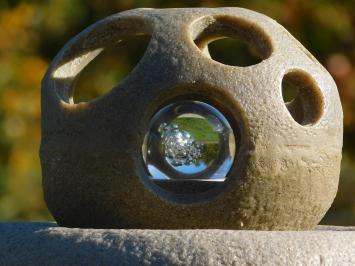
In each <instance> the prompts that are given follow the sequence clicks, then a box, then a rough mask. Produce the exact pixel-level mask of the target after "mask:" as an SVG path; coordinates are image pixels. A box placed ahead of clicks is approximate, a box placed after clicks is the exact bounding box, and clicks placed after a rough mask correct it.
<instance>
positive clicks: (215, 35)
mask: <svg viewBox="0 0 355 266" xmlns="http://www.w3.org/2000/svg"><path fill="white" fill-rule="evenodd" d="M191 27H192V29H191V31H192V38H193V40H194V42H195V44H196V45H197V47H198V48H199V49H200V50H201V51H202V52H203V53H204V54H205V55H206V56H208V57H210V58H212V59H213V60H215V61H217V62H220V63H222V64H226V65H232V66H241V67H246V66H251V65H255V64H258V63H260V62H261V61H263V60H265V59H267V58H268V57H269V56H270V55H271V53H272V45H271V40H270V38H269V37H268V35H267V34H266V33H265V32H264V31H263V30H262V29H261V28H259V27H258V26H256V25H255V24H253V23H251V22H248V21H246V20H244V19H241V18H237V17H231V16H216V17H205V18H202V19H200V20H198V21H196V22H194V23H193V24H192V25H191Z"/></svg>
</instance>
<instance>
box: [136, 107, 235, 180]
mask: <svg viewBox="0 0 355 266" xmlns="http://www.w3.org/2000/svg"><path fill="white" fill-rule="evenodd" d="M235 143H236V142H235V136H234V134H233V130H232V128H231V126H230V124H229V123H228V121H227V119H226V118H225V117H224V116H223V114H222V113H221V112H219V111H218V110H217V109H216V108H214V107H213V106H211V105H209V104H206V103H203V102H199V101H192V100H189V101H180V102H176V103H172V104H169V105H167V106H165V107H163V108H162V109H161V110H159V111H158V112H157V113H156V114H155V115H154V116H153V118H152V119H151V121H150V124H149V129H148V132H147V133H146V135H145V138H144V143H143V145H142V154H143V160H144V162H145V165H146V169H147V171H148V173H149V178H150V179H152V180H158V181H164V180H166V181H216V182H221V181H222V182H223V181H224V180H225V178H226V175H227V173H228V172H229V170H230V168H231V167H232V165H233V161H234V156H235V147H236V144H235Z"/></svg>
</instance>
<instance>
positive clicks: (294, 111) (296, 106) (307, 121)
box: [282, 70, 324, 126]
mask: <svg viewBox="0 0 355 266" xmlns="http://www.w3.org/2000/svg"><path fill="white" fill-rule="evenodd" d="M282 97H283V100H284V102H285V105H286V107H287V110H288V111H289V112H290V114H291V116H292V118H293V119H294V120H295V121H296V122H297V123H299V124H301V125H303V126H306V125H312V124H314V123H316V122H317V121H318V120H319V119H320V118H321V116H322V114H323V107H324V102H323V96H322V92H321V90H320V89H319V87H318V86H317V84H316V82H315V81H314V80H313V78H312V77H311V76H310V75H309V74H307V73H306V72H304V71H301V70H297V71H291V72H289V73H287V74H286V75H285V76H284V78H283V79H282Z"/></svg>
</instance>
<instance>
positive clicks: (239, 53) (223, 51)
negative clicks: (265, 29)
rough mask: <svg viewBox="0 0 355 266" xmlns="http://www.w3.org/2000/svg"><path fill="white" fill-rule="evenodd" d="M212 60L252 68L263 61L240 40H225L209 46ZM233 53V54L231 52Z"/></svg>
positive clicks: (214, 42)
mask: <svg viewBox="0 0 355 266" xmlns="http://www.w3.org/2000/svg"><path fill="white" fill-rule="evenodd" d="M208 51H209V53H210V55H211V58H212V59H213V60H215V61H217V62H220V63H222V64H225V65H230V66H242V67H245V66H251V65H256V64H258V63H260V62H261V61H262V58H260V56H258V54H257V52H256V51H255V50H254V49H252V47H250V46H248V44H247V43H246V42H245V41H243V40H241V39H239V38H223V39H219V40H217V41H213V42H211V43H210V44H209V45H208ZM231 51H233V52H231Z"/></svg>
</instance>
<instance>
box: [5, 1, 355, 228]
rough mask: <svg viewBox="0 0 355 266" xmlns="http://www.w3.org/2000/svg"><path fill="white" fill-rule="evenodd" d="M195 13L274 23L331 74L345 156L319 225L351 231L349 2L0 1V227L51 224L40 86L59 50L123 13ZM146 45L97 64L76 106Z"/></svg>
mask: <svg viewBox="0 0 355 266" xmlns="http://www.w3.org/2000/svg"><path fill="white" fill-rule="evenodd" d="M198 6H206V7H217V6H239V7H245V8H249V9H252V10H255V11H258V12H261V13H264V14H266V15H268V16H270V17H272V18H273V19H275V20H277V21H278V22H279V23H281V24H282V25H283V26H284V27H285V28H286V29H287V30H289V31H290V32H291V33H292V34H293V35H294V36H295V37H296V38H297V39H298V40H299V41H300V42H301V43H302V44H303V45H304V46H305V47H306V48H307V49H308V50H309V51H310V52H311V53H312V54H313V55H315V57H316V58H317V59H318V60H319V61H320V62H321V63H322V64H323V65H324V66H325V67H326V68H327V69H328V71H329V72H330V73H331V75H332V76H333V78H334V79H335V81H336V83H337V85H338V89H339V93H340V96H341V100H342V104H343V109H344V126H345V131H344V152H343V161H342V172H341V178H340V184H339V192H338V195H337V197H336V200H335V202H334V204H333V206H332V207H331V209H330V210H329V212H328V213H327V215H326V216H325V217H324V219H323V221H322V223H323V224H335V225H355V1H354V0H343V1H335V0H319V1H308V0H285V1H281V0H270V1H265V0H245V1H227V0H225V1H223V0H199V1H198V0H195V1H194V0H189V1H187V0H186V1H183V0H180V1H171V0H123V1H119V0H112V1H110V0H108V1H107V0H86V1H82V0H46V1H41V0H33V1H15V0H0V220H1V221H43V220H51V219H52V218H51V216H50V214H49V213H48V211H47V208H46V206H45V204H44V201H43V196H42V189H41V169H40V163H39V157H38V149H39V142H40V81H41V79H42V77H43V75H44V73H45V70H46V68H47V66H48V64H49V63H50V61H51V60H52V59H53V57H54V56H55V55H56V53H57V52H58V51H59V49H60V48H61V47H62V46H63V45H64V44H65V43H66V42H67V41H68V40H69V39H70V38H71V37H73V36H74V35H76V34H77V33H79V32H80V31H81V30H83V29H84V28H86V27H87V26H88V25H90V24H91V23H93V22H95V21H97V20H99V19H102V18H104V17H105V16H108V15H110V14H113V13H116V12H120V11H122V10H126V9H131V8H136V7H157V8H166V7H198ZM148 41H149V40H147V39H144V38H143V39H142V40H139V41H132V42H129V41H127V42H123V43H122V44H120V47H119V49H116V48H117V47H116V48H112V49H108V51H106V52H104V53H103V54H102V55H100V56H99V58H98V59H95V60H94V61H93V63H91V64H90V65H89V66H88V67H87V68H86V69H85V70H84V72H83V74H82V75H81V77H80V79H79V81H78V86H77V90H76V92H75V95H74V101H86V100H90V99H92V98H95V97H97V96H98V95H101V94H103V93H104V92H105V91H107V90H109V89H110V88H111V87H112V86H113V85H115V84H117V83H118V82H119V81H120V80H122V79H123V78H124V77H125V76H126V75H127V74H128V73H129V71H130V70H131V69H132V68H133V67H134V65H135V64H136V63H137V61H138V60H139V58H140V57H141V55H142V54H143V53H144V49H145V48H146V45H147V43H148ZM233 45H236V46H238V45H239V46H240V49H235V46H233ZM211 49H212V52H213V53H214V54H215V56H216V57H220V58H222V59H223V58H225V59H226V60H227V61H228V60H230V59H231V58H232V59H233V58H236V60H241V61H242V62H239V63H240V64H243V60H244V61H245V60H247V59H245V58H244V56H245V51H244V50H245V49H244V47H243V46H242V44H238V43H233V42H228V41H226V42H220V44H217V42H216V45H212V47H211ZM232 49H233V50H232ZM212 52H211V54H212ZM238 58H239V59H238ZM222 59H221V60H222ZM250 60H253V59H250ZM244 63H245V62H244Z"/></svg>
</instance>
